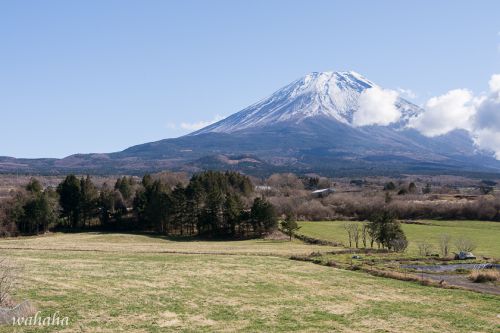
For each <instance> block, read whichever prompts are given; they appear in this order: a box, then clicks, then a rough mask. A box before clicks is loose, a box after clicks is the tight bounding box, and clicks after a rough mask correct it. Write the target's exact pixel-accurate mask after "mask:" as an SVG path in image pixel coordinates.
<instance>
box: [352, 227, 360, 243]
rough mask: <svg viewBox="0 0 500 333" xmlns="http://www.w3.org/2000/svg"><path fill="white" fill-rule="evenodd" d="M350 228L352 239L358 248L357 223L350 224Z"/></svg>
mask: <svg viewBox="0 0 500 333" xmlns="http://www.w3.org/2000/svg"><path fill="white" fill-rule="evenodd" d="M351 229H352V239H353V240H354V244H355V245H356V248H359V228H358V224H357V223H353V224H351Z"/></svg>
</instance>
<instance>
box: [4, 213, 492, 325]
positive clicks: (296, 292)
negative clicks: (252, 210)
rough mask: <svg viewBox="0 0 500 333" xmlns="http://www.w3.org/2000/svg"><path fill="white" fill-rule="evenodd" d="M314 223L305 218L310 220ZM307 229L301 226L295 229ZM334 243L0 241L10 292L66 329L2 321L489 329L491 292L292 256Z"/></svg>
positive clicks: (105, 238) (109, 238) (103, 237)
mask: <svg viewBox="0 0 500 333" xmlns="http://www.w3.org/2000/svg"><path fill="white" fill-rule="evenodd" d="M311 224H312V223H311ZM304 230H306V228H304ZM332 249H333V248H331V247H325V246H312V245H306V244H303V243H300V242H296V241H294V242H288V241H266V240H249V241H239V242H238V241H234V242H233V241H232V242H206V241H197V242H180V241H179V242H176V241H170V240H167V239H164V238H161V237H148V236H144V235H128V234H99V233H89V234H52V235H48V236H42V237H25V238H19V239H2V240H0V256H2V257H6V258H8V259H9V260H11V261H12V262H13V263H15V264H16V265H17V266H18V267H20V268H21V276H22V279H21V280H20V282H21V285H20V288H18V290H17V292H16V294H15V297H16V299H18V300H22V299H29V300H30V301H31V302H33V303H34V304H35V305H36V307H37V308H38V310H40V311H42V314H50V313H52V312H54V311H59V312H60V314H61V316H68V317H69V318H70V326H69V327H66V328H61V327H59V328H58V327H54V328H41V329H40V328H25V327H22V328H13V327H11V326H0V332H16V331H17V332H49V331H54V330H60V331H61V332H214V331H222V332H292V331H301V332H327V331H328V332H332V331H340V332H359V331H363V332H402V331H405V332H471V331H474V332H497V331H498V329H499V328H500V318H499V317H498V309H499V308H500V299H499V298H498V297H497V296H492V295H483V294H479V293H474V292H470V291H463V290H449V289H439V288H431V287H425V286H421V285H418V284H415V283H410V282H403V281H398V280H392V279H386V278H380V277H373V276H370V275H367V274H365V273H362V272H353V271H346V270H341V269H335V268H331V267H325V266H320V265H314V264H311V263H307V262H300V261H292V260H289V259H288V256H289V255H290V254H292V253H294V254H298V253H310V252H312V251H319V250H321V251H330V250H332Z"/></svg>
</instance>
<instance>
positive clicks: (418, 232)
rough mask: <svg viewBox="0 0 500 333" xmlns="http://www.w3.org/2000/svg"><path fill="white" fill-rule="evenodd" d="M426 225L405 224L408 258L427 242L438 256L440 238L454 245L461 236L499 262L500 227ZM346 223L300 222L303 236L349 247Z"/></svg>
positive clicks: (467, 223)
mask: <svg viewBox="0 0 500 333" xmlns="http://www.w3.org/2000/svg"><path fill="white" fill-rule="evenodd" d="M420 222H422V223H425V224H402V228H403V231H404V232H405V234H406V237H407V238H408V241H409V246H408V250H407V253H408V254H417V252H418V242H421V241H426V242H428V243H430V244H431V245H432V246H433V249H434V251H435V252H439V243H438V241H439V237H440V234H449V235H450V236H451V237H452V240H451V245H452V251H454V250H455V249H454V245H453V242H454V240H455V239H457V238H459V237H460V236H466V237H468V238H470V239H472V240H474V242H475V243H476V244H477V249H476V250H475V251H474V254H476V255H484V256H492V257H495V258H500V223H498V222H484V221H431V220H423V221H420ZM345 223H361V222H344V221H314V222H299V225H300V227H301V229H300V230H299V231H298V233H300V234H304V235H306V236H310V237H314V238H318V239H324V240H330V241H337V242H342V243H343V244H349V241H348V237H347V232H346V231H345V230H344V224H345Z"/></svg>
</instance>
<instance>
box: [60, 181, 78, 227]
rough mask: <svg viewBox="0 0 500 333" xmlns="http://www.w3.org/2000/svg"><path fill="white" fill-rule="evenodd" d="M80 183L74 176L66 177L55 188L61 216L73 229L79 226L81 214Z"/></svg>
mask: <svg viewBox="0 0 500 333" xmlns="http://www.w3.org/2000/svg"><path fill="white" fill-rule="evenodd" d="M80 186H81V185H80V181H79V180H78V178H76V176H75V175H69V176H67V177H66V178H65V179H64V180H63V181H62V182H61V183H60V184H59V186H58V187H57V193H58V194H59V203H60V205H61V215H62V216H63V217H65V218H66V219H67V221H68V223H69V225H70V226H71V227H73V228H76V227H79V226H80V221H81V219H82V214H81V205H80V201H81V188H80Z"/></svg>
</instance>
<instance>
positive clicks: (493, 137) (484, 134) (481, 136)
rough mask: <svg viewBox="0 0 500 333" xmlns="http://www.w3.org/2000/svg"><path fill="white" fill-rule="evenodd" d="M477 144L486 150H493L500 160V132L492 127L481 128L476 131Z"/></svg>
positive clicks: (475, 139) (475, 140)
mask: <svg viewBox="0 0 500 333" xmlns="http://www.w3.org/2000/svg"><path fill="white" fill-rule="evenodd" d="M474 142H475V144H476V145H477V146H478V147H479V148H481V149H484V150H487V151H491V152H493V153H494V154H495V158H496V159H497V160H500V132H499V131H495V130H491V129H487V128H486V129H479V130H476V131H475V132H474Z"/></svg>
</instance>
